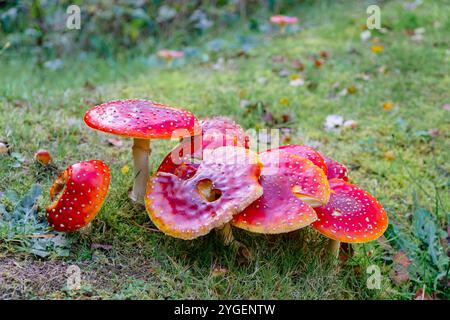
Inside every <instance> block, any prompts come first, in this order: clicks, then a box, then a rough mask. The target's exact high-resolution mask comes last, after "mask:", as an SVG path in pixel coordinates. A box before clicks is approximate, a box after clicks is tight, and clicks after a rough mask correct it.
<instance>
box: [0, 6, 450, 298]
mask: <svg viewBox="0 0 450 320" xmlns="http://www.w3.org/2000/svg"><path fill="white" fill-rule="evenodd" d="M366 7H367V6H366V5H362V4H360V3H359V2H356V3H355V4H353V5H350V4H348V5H343V4H333V5H327V4H321V5H316V6H311V7H309V6H305V8H303V7H301V6H300V7H299V17H300V19H301V21H302V22H303V25H304V26H305V27H306V28H305V30H302V31H301V32H299V33H296V34H292V35H285V36H279V35H273V34H265V35H263V34H260V35H257V36H256V37H257V39H258V40H257V41H258V43H257V46H256V47H255V48H254V49H252V50H251V51H250V57H248V58H245V57H241V58H236V52H233V50H231V49H229V50H227V51H226V52H223V53H215V54H213V56H221V55H224V56H226V58H227V59H228V60H227V61H228V63H229V65H227V66H226V67H225V68H224V69H223V70H220V71H217V70H214V69H213V68H212V64H213V63H212V62H206V63H187V64H186V65H184V66H181V67H179V68H174V69H167V68H163V67H150V66H146V65H144V64H142V63H141V60H140V59H138V58H120V59H118V60H117V61H110V60H107V61H104V60H100V59H96V58H93V57H88V58H86V59H85V60H80V59H75V58H67V59H65V66H64V68H63V69H60V70H57V71H50V70H46V69H43V70H40V69H37V68H36V67H35V66H33V64H32V63H30V62H29V61H27V60H24V59H20V58H16V59H11V58H8V59H6V58H3V60H0V111H1V115H0V138H2V139H6V140H7V141H8V142H9V144H10V145H11V147H12V151H14V152H17V153H19V154H21V155H22V156H24V158H25V161H24V162H23V163H22V164H21V166H20V167H18V168H14V167H13V166H12V165H13V164H14V163H16V162H17V161H16V160H15V159H14V158H13V157H10V156H0V191H5V190H7V189H13V190H15V191H17V192H18V193H19V194H24V193H25V192H26V191H27V190H28V189H29V188H30V186H31V185H32V184H33V183H35V182H37V181H38V182H40V183H41V184H42V185H43V187H44V190H48V188H49V187H50V185H51V183H52V181H53V179H54V178H55V176H56V172H57V170H45V169H43V168H42V167H41V166H39V165H36V164H34V163H33V154H34V152H35V151H36V150H37V149H38V148H45V149H48V150H49V151H50V152H51V153H52V155H53V157H54V160H55V164H56V166H57V167H58V168H59V169H60V170H63V169H64V168H65V167H66V166H68V165H69V164H71V163H74V162H78V161H83V160H88V159H95V158H97V159H103V160H104V161H105V162H106V163H107V164H108V165H109V166H110V168H111V170H112V181H111V186H110V191H109V194H108V199H107V201H106V203H105V205H104V207H103V208H102V210H101V212H100V214H99V215H98V216H97V218H96V219H95V220H94V222H93V223H92V225H91V227H90V228H89V229H88V230H84V231H83V232H81V233H76V234H73V235H71V236H70V237H71V238H72V239H73V245H72V250H71V255H70V257H69V258H66V259H61V258H51V259H50V260H47V261H40V260H36V259H35V258H33V256H32V255H30V254H28V253H26V252H20V251H18V250H17V249H16V247H15V246H14V245H13V244H11V243H9V242H6V241H2V240H1V239H0V267H2V269H0V271H3V276H6V279H7V284H8V285H9V286H10V287H8V288H9V289H8V290H9V291H8V290H7V291H4V292H3V294H4V295H5V296H7V294H10V292H12V289H11V288H13V287H15V286H17V285H18V284H17V283H18V282H15V280H14V279H16V280H17V279H21V277H22V278H23V279H26V280H27V283H28V282H29V285H27V286H24V287H23V289H21V290H16V291H14V292H15V293H13V294H10V296H14V297H28V298H44V297H47V298H70V297H72V298H98V297H101V298H104V299H107V298H121V299H122V298H158V299H163V298H173V299H177V298H190V299H199V298H206V299H210V298H229V299H242V298H259V299H266V298H277V299H283V298H284V299H380V298H382V299H391V298H393V299H411V298H412V297H414V295H415V292H416V291H417V289H419V288H422V287H423V285H424V284H426V285H427V288H429V290H432V288H430V283H429V282H426V281H425V279H420V278H414V279H412V280H411V281H408V282H405V283H402V284H400V285H398V284H395V283H393V282H392V281H391V279H390V278H389V273H390V272H391V271H392V269H393V264H392V255H393V253H394V252H395V250H388V249H386V248H385V246H383V245H380V243H379V242H371V243H367V244H364V245H354V246H352V247H353V249H354V250H355V253H354V255H353V256H352V257H351V258H350V259H349V260H348V261H347V262H345V263H341V264H339V265H337V263H336V262H334V261H332V260H330V259H329V258H327V257H325V256H324V255H323V251H324V250H323V248H324V246H325V244H326V239H325V238H324V237H322V236H320V235H319V234H318V233H316V232H315V231H313V230H310V229H305V230H301V231H299V232H296V233H294V234H289V235H280V236H271V237H267V236H259V235H254V234H249V233H246V232H242V231H237V232H236V237H237V238H238V239H239V240H240V241H242V242H243V243H245V244H246V245H247V246H248V248H250V250H251V252H252V259H251V260H250V262H249V263H240V261H238V259H236V255H235V253H234V252H232V251H230V250H229V249H227V248H225V247H223V246H222V244H221V243H220V241H219V238H218V237H217V235H216V234H214V233H211V234H209V235H207V236H205V237H202V238H200V239H197V240H194V241H189V242H186V241H182V240H177V239H173V238H170V237H168V236H164V235H163V234H161V233H155V232H150V231H148V230H146V229H144V228H142V227H139V226H138V225H146V226H148V221H149V218H148V216H147V214H146V213H145V210H143V209H142V208H138V207H135V206H133V205H132V204H131V203H130V202H129V200H128V198H127V191H128V189H129V187H130V186H131V184H132V179H133V177H132V174H131V171H130V173H128V174H125V175H124V174H122V173H121V171H120V169H121V168H122V167H123V166H124V165H125V164H127V165H129V166H130V167H131V166H132V161H131V153H130V147H131V141H124V146H123V147H120V148H118V147H112V146H109V145H108V143H107V139H108V138H110V137H109V136H107V135H105V134H101V133H96V132H94V131H92V130H90V129H89V128H87V127H86V126H85V125H84V124H83V122H82V116H83V114H84V112H85V111H86V110H87V109H88V108H89V107H90V105H93V104H97V103H100V102H104V101H108V100H112V99H124V98H134V97H136V98H144V99H146V98H147V99H151V100H155V101H160V102H163V103H166V104H169V105H174V106H182V107H184V108H186V109H189V110H191V111H193V112H194V113H195V114H196V115H197V116H198V117H199V118H203V117H206V116H212V115H226V116H230V117H232V118H234V119H235V120H236V121H237V122H238V123H240V124H241V125H242V126H243V127H245V128H246V129H252V128H260V127H266V124H265V123H264V121H263V119H262V118H261V116H260V115H258V114H257V113H251V114H246V113H245V112H244V110H243V109H242V108H241V107H240V101H241V100H248V101H250V102H252V103H254V102H258V101H262V102H264V103H266V104H267V106H268V108H269V110H270V111H271V112H272V113H274V114H275V115H281V114H284V113H287V114H289V115H290V116H291V117H292V119H293V120H294V122H293V124H292V125H291V126H290V127H291V129H292V130H293V133H292V137H291V142H292V143H297V144H303V143H304V144H311V145H313V146H315V147H317V148H318V149H319V150H320V151H322V152H324V153H326V154H328V155H330V156H332V157H333V158H335V159H337V160H339V161H341V162H343V163H344V164H346V165H347V166H348V167H349V169H350V174H349V175H350V179H351V181H353V182H354V183H356V184H358V185H359V186H361V187H362V188H364V189H366V190H367V191H369V192H370V193H372V194H373V195H375V196H376V197H377V198H378V199H379V201H380V202H381V203H382V204H383V206H384V207H385V208H386V210H387V212H388V215H389V218H390V221H391V222H393V223H395V224H396V225H399V226H401V227H402V228H404V229H405V230H410V221H409V218H408V217H409V216H410V214H411V213H412V212H413V211H414V210H415V208H416V206H417V205H418V204H419V205H420V206H422V207H424V208H426V209H427V210H429V211H430V212H432V213H433V214H434V218H435V219H436V221H437V224H438V225H439V227H440V228H441V229H443V228H446V226H447V219H448V214H449V213H450V198H449V196H448V195H449V185H450V165H449V163H450V162H449V160H450V157H449V150H450V143H449V141H450V140H449V135H450V126H449V124H450V121H449V119H450V112H449V111H447V110H444V109H443V108H442V105H444V104H445V103H450V93H449V90H448V88H449V87H450V76H449V74H450V73H449V71H450V70H449V60H450V55H449V53H448V45H449V42H448V34H449V32H450V22H449V21H450V19H449V16H448V14H449V12H450V10H449V9H450V8H449V7H448V5H447V6H446V8H444V7H445V5H443V4H440V5H439V4H438V3H437V2H433V1H424V3H423V4H422V5H421V6H419V7H418V8H417V9H416V10H414V11H407V10H405V9H404V8H403V4H402V2H401V1H392V2H386V3H385V4H384V5H383V6H382V22H383V25H386V26H388V27H389V32H388V33H386V34H381V33H380V34H377V37H379V38H380V40H381V43H382V44H383V45H384V46H385V50H384V51H383V52H382V53H380V54H377V55H376V54H373V53H372V52H371V50H370V47H371V45H372V43H371V42H368V43H364V42H362V41H361V40H360V38H359V34H360V32H361V30H360V25H363V24H365V19H366V14H365V9H366ZM436 22H438V23H439V24H437V23H436ZM418 27H424V28H425V29H426V32H425V35H424V39H423V41H422V42H420V43H415V42H413V41H412V40H411V39H410V38H409V37H408V36H406V35H405V34H404V30H405V29H411V28H412V29H414V28H418ZM233 34H234V33H233V31H232V30H230V31H229V32H226V33H225V34H224V35H222V36H224V37H229V38H230V39H232V38H233ZM446 49H447V51H446ZM321 50H326V51H328V52H329V53H330V58H329V59H328V60H327V61H326V62H325V64H324V65H323V66H322V67H321V68H320V69H318V68H315V67H314V64H313V61H312V60H311V59H310V57H311V56H312V55H317V54H318V53H319V52H320V51H321ZM273 55H283V56H284V57H285V60H286V61H287V62H285V63H284V64H277V63H274V62H272V56H273ZM0 59H2V56H0ZM293 59H300V60H302V61H303V62H304V64H305V71H304V72H303V74H302V76H303V77H304V78H305V79H306V80H307V84H312V85H310V86H307V85H305V86H301V87H292V86H290V85H289V77H287V78H284V77H280V76H279V74H278V73H279V70H281V69H288V70H289V73H290V74H297V73H298V72H296V71H295V70H294V69H292V67H291V66H290V65H291V64H290V63H289V61H292V60H293ZM380 68H383V69H385V70H387V72H380V71H379V70H380ZM363 73H366V74H368V75H369V76H370V79H369V80H362V79H361V74H363ZM262 77H264V78H265V79H266V80H265V81H266V82H265V83H261V82H260V81H258V79H260V78H262ZM86 82H89V85H86ZM350 86H355V87H356V89H357V90H356V92H355V93H354V94H348V95H345V96H342V97H340V98H332V97H331V96H332V95H333V94H335V93H336V92H339V91H341V90H343V89H345V88H347V87H350ZM335 87H337V88H338V89H334V88H335ZM282 98H285V99H287V100H288V105H287V106H283V105H282V104H281V103H280V99H282ZM386 101H392V102H393V103H394V108H393V109H392V110H389V111H386V110H384V109H383V103H384V102H386ZM329 114H339V115H342V116H344V117H345V118H346V119H353V120H355V121H357V123H358V128H357V129H355V130H342V131H341V132H340V133H335V132H326V131H325V130H324V127H323V124H324V121H325V118H326V116H327V115H329ZM432 128H437V129H439V130H440V135H439V136H437V137H431V136H429V135H427V134H423V132H426V131H428V130H429V129H432ZM175 144H176V142H175V141H156V142H155V143H154V144H153V148H154V150H153V154H152V157H151V164H150V165H151V168H152V169H155V168H156V167H157V166H158V164H159V162H160V161H161V160H162V158H163V157H164V155H165V154H166V153H167V152H168V151H169V150H170V149H171V148H172V147H173V146H174V145H175ZM387 151H392V152H393V154H394V159H392V160H386V159H385V157H384V154H385V152H387ZM415 201H416V202H415ZM49 202H50V199H49V196H48V194H47V192H45V194H44V197H42V199H41V200H40V206H41V208H44V207H45V206H46V205H48V204H49ZM41 211H42V210H41ZM92 243H102V244H110V245H112V249H111V250H101V249H96V250H93V249H91V244H92ZM424 250H425V249H424ZM11 259H13V260H15V261H16V263H17V264H19V265H21V266H22V267H23V268H22V269H24V270H28V269H27V268H31V267H33V268H34V269H33V270H36V268H38V267H39V268H40V267H42V269H39V268H38V270H49V269H51V270H53V272H55V271H54V270H59V269H58V268H60V272H59V273H57V276H55V278H52V279H58V281H59V282H58V281H57V280H54V281H53V283H51V282H50V283H48V282H47V281H46V280H45V278H44V279H42V280H39V279H40V278H38V277H37V278H36V280H34V281H33V279H30V278H29V277H30V274H31V273H27V272H23V273H22V274H20V271H17V269H14V267H9V262H10V261H11ZM72 263H76V264H78V265H80V267H81V269H82V276H83V280H82V285H83V288H82V290H80V291H78V292H69V291H67V290H65V289H64V283H65V282H64V276H65V266H66V265H67V264H72ZM47 264H48V265H49V266H51V268H47V267H46V265H47ZM371 264H376V265H378V266H379V267H380V268H381V273H382V279H383V281H382V290H370V289H368V288H367V287H366V278H367V275H366V274H365V270H366V268H367V266H369V265H371ZM13 266H14V265H13ZM217 266H218V267H220V268H223V269H224V271H223V272H213V269H214V268H215V267H217ZM424 268H429V266H426V265H425V266H424ZM14 270H15V271H14ZM13 271H14V272H16V273H17V274H15V276H12V274H13ZM47 272H48V271H47ZM0 274H1V273H0ZM17 281H19V280H17ZM60 283H62V285H59V284H60ZM447 289H448V287H447ZM8 292H9V293H8ZM430 293H431V291H430ZM446 294H448V292H439V295H440V297H443V296H446ZM1 296H2V289H0V297H1ZM447 297H448V296H447Z"/></svg>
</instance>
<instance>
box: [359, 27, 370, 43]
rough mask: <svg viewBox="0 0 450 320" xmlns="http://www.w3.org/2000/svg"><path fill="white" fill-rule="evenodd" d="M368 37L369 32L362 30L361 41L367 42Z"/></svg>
mask: <svg viewBox="0 0 450 320" xmlns="http://www.w3.org/2000/svg"><path fill="white" fill-rule="evenodd" d="M370 36H371V33H370V30H364V31H363V32H361V34H360V38H361V41H364V42H365V41H367V40H369V39H370Z"/></svg>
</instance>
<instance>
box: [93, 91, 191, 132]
mask: <svg viewBox="0 0 450 320" xmlns="http://www.w3.org/2000/svg"><path fill="white" fill-rule="evenodd" d="M84 122H85V123H86V124H87V125H88V126H89V127H91V128H92V129H96V130H100V131H103V132H106V133H110V134H115V135H119V136H122V137H129V138H139V139H170V138H172V137H186V136H192V135H194V134H196V133H198V131H199V124H198V121H197V119H196V118H195V116H194V115H193V114H192V113H191V112H189V111H186V110H181V109H176V108H172V107H169V106H166V105H164V104H161V103H157V102H152V101H147V100H117V101H110V102H107V103H103V104H101V105H98V106H95V107H94V108H92V109H91V110H89V111H88V112H87V113H86V114H85V116H84Z"/></svg>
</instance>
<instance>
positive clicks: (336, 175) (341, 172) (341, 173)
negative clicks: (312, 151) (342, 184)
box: [322, 154, 348, 181]
mask: <svg viewBox="0 0 450 320" xmlns="http://www.w3.org/2000/svg"><path fill="white" fill-rule="evenodd" d="M322 157H323V159H324V161H325V164H326V165H327V169H328V171H327V177H328V180H330V179H342V180H344V181H348V176H347V168H346V167H345V166H344V165H343V164H342V163H339V162H337V161H336V160H333V159H331V158H330V157H327V156H325V155H323V154H322Z"/></svg>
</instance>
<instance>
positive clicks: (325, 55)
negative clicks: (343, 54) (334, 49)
mask: <svg viewBox="0 0 450 320" xmlns="http://www.w3.org/2000/svg"><path fill="white" fill-rule="evenodd" d="M319 55H320V56H321V57H322V58H324V59H328V58H329V57H330V54H329V53H328V51H325V50H322V51H320V53H319Z"/></svg>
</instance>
